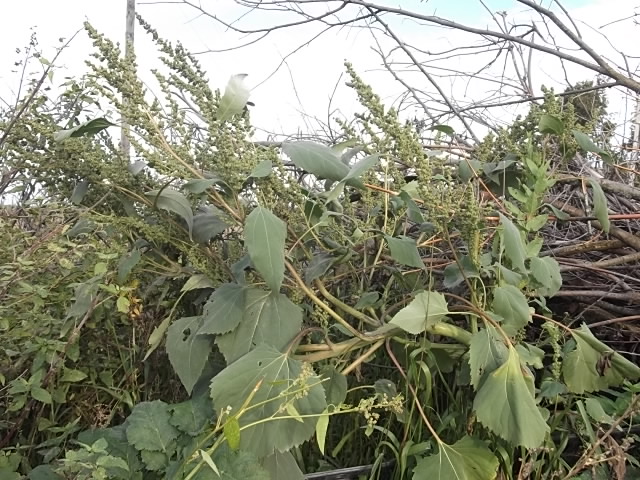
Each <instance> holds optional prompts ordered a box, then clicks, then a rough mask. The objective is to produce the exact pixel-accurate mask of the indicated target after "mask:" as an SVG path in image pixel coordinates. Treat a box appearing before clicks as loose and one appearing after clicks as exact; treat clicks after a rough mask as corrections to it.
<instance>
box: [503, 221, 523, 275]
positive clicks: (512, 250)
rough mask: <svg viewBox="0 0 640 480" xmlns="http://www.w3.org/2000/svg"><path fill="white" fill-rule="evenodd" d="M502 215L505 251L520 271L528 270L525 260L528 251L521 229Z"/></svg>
mask: <svg viewBox="0 0 640 480" xmlns="http://www.w3.org/2000/svg"><path fill="white" fill-rule="evenodd" d="M499 215H500V223H501V224H502V244H503V245H504V253H505V255H506V256H507V257H508V258H509V260H511V265H513V267H514V268H515V269H517V270H519V271H520V272H523V273H524V272H526V268H525V266H524V260H525V258H526V252H525V248H524V242H523V241H522V236H521V235H520V230H518V228H517V227H516V226H515V225H514V224H513V223H512V222H511V220H509V219H508V218H507V217H505V216H504V215H502V214H501V213H500V214H499Z"/></svg>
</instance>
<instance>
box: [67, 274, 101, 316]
mask: <svg viewBox="0 0 640 480" xmlns="http://www.w3.org/2000/svg"><path fill="white" fill-rule="evenodd" d="M97 294H98V283H97V282H96V281H95V279H91V280H89V281H87V282H85V283H81V284H79V285H77V286H76V288H75V292H74V302H73V305H71V308H69V311H68V312H67V317H82V316H84V315H85V314H86V313H87V312H88V311H89V309H90V308H91V305H92V303H93V301H94V300H95V298H96V295H97Z"/></svg>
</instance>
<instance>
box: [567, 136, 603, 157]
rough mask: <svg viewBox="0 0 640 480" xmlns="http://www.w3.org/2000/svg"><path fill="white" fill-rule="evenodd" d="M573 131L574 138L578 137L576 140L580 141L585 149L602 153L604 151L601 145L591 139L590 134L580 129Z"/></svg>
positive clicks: (579, 144) (580, 145) (580, 144)
mask: <svg viewBox="0 0 640 480" xmlns="http://www.w3.org/2000/svg"><path fill="white" fill-rule="evenodd" d="M572 133H573V136H574V138H575V139H576V142H578V146H579V147H580V148H582V149H583V150H584V151H586V152H593V153H600V152H601V151H602V149H601V148H600V147H598V146H597V145H596V144H595V143H593V140H591V139H590V138H589V135H587V134H586V133H584V132H581V131H579V130H573V131H572Z"/></svg>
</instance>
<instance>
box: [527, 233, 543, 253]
mask: <svg viewBox="0 0 640 480" xmlns="http://www.w3.org/2000/svg"><path fill="white" fill-rule="evenodd" d="M542 245H543V240H542V237H535V238H534V239H533V240H531V241H530V242H529V243H527V247H526V248H527V257H529V258H532V257H537V256H538V254H539V253H540V250H542Z"/></svg>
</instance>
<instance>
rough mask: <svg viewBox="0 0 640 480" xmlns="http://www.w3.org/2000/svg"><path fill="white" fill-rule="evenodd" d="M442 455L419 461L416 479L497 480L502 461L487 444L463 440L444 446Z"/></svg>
mask: <svg viewBox="0 0 640 480" xmlns="http://www.w3.org/2000/svg"><path fill="white" fill-rule="evenodd" d="M438 447H439V448H438V453H437V454H435V455H430V456H428V457H425V458H422V459H420V460H418V464H417V465H416V468H415V469H414V470H413V477H412V478H413V480H427V479H434V480H493V479H494V478H496V475H497V470H498V465H499V462H498V458H497V457H496V456H495V455H494V454H493V453H492V452H491V450H489V449H488V448H487V447H486V445H485V444H484V442H482V441H480V440H478V439H475V438H473V437H468V436H466V437H463V438H462V439H461V440H458V441H457V442H456V443H454V444H453V445H447V444H445V443H440V444H439V445H438Z"/></svg>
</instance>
